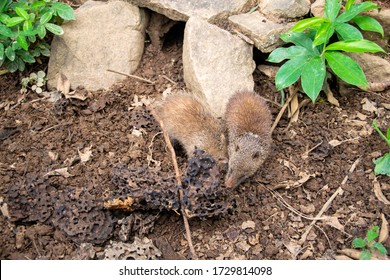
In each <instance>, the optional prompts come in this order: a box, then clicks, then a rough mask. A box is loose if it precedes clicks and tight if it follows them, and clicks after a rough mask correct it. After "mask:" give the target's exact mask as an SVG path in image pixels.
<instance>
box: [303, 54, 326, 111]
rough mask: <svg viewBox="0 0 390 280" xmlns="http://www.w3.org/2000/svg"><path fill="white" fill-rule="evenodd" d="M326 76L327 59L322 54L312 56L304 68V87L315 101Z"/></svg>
mask: <svg viewBox="0 0 390 280" xmlns="http://www.w3.org/2000/svg"><path fill="white" fill-rule="evenodd" d="M325 76H326V67H325V61H324V59H323V58H321V57H320V56H316V57H312V58H311V59H310V60H309V61H308V62H307V63H306V65H305V66H304V67H303V69H302V74H301V83H302V88H303V91H304V92H305V93H306V94H307V96H309V97H310V99H311V101H312V102H313V103H314V102H315V101H316V99H317V97H318V95H319V94H320V91H321V89H322V86H323V84H324V81H325Z"/></svg>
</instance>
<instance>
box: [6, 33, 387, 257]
mask: <svg viewBox="0 0 390 280" xmlns="http://www.w3.org/2000/svg"><path fill="white" fill-rule="evenodd" d="M181 29H182V28H180V27H178V28H176V29H175V32H180V30H181ZM181 31H182V30H181ZM172 35H174V34H170V33H168V35H166V36H167V37H166V38H167V40H166V41H165V42H164V45H163V49H162V51H156V49H155V48H153V47H152V46H151V45H149V46H148V47H147V48H146V50H145V54H144V56H143V60H142V65H141V66H140V68H139V70H138V71H137V72H136V73H135V75H138V76H140V77H143V78H145V79H148V80H151V81H153V82H155V84H154V85H151V84H148V83H145V82H141V81H138V80H135V79H130V78H129V79H127V80H125V81H124V82H122V83H118V84H116V85H115V86H113V87H112V88H111V89H110V90H103V91H96V92H87V91H85V90H82V89H79V90H77V93H79V94H83V95H84V96H86V97H87V99H86V100H85V101H82V100H78V99H65V98H61V99H59V100H58V101H56V102H54V103H53V102H51V101H50V100H49V99H47V98H44V97H39V96H37V95H36V94H34V93H32V92H30V93H29V94H28V95H27V96H26V97H25V98H24V99H21V98H20V97H21V96H20V95H19V90H20V80H21V77H23V76H27V75H28V74H29V72H32V71H36V69H30V70H29V72H26V73H23V74H20V75H18V74H12V75H4V76H0V85H1V86H0V124H1V127H0V129H1V131H0V138H1V139H0V141H1V142H0V206H1V209H2V215H0V224H1V226H0V244H1V246H0V258H1V259H101V258H148V259H152V258H158V259H181V258H186V259H188V258H190V257H191V254H190V252H189V247H188V243H187V241H186V238H185V228H184V224H183V219H182V217H181V216H180V215H178V213H179V212H180V211H178V210H177V209H178V208H177V209H176V208H175V207H171V208H170V209H173V210H171V211H168V210H164V209H167V208H169V207H168V206H166V205H168V204H169V203H168V204H167V203H166V201H165V202H164V203H165V204H164V203H162V204H164V205H165V206H164V207H160V208H159V207H154V209H151V210H148V205H145V204H144V205H141V206H139V209H141V208H142V209H144V210H138V209H135V210H134V211H132V212H125V211H120V210H108V209H105V208H104V207H103V202H105V201H107V199H113V198H115V193H116V192H115V190H117V189H118V188H122V189H123V188H124V189H125V191H126V188H128V189H131V188H144V189H145V190H149V191H150V190H151V189H153V188H154V186H155V187H156V189H158V190H159V191H161V189H172V190H175V189H176V180H175V173H174V169H173V166H172V162H171V156H170V153H169V151H168V149H167V148H166V145H165V142H164V138H163V135H162V134H161V133H160V128H159V126H158V124H157V122H156V121H155V120H154V118H153V117H152V116H151V114H150V112H149V111H148V106H147V105H148V104H149V102H150V101H153V100H156V99H159V98H161V95H162V93H163V92H164V91H166V90H175V89H184V87H185V86H184V82H183V77H182V62H181V53H182V43H181V40H176V39H175V38H177V36H172ZM179 37H180V36H179ZM168 38H169V39H168ZM42 67H43V68H44V67H45V65H43V66H42ZM254 78H255V82H256V88H255V89H256V91H257V92H259V93H260V94H261V96H263V97H264V98H266V99H267V100H269V101H270V102H269V106H270V108H271V111H272V114H273V117H274V119H275V117H276V115H277V114H278V112H279V110H280V106H279V105H278V104H279V103H280V102H281V100H280V93H279V92H277V91H276V89H275V87H274V85H273V81H272V80H270V79H269V78H267V77H265V76H263V75H262V74H261V73H260V72H258V71H256V72H255V73H254ZM334 91H335V97H336V98H337V99H338V100H339V102H340V107H335V106H333V105H331V104H329V103H328V102H327V101H326V99H325V97H324V96H322V98H320V99H319V100H318V101H317V102H316V104H312V103H306V105H304V106H303V107H302V109H301V112H300V115H299V119H298V121H297V122H296V123H291V124H289V119H288V118H287V116H286V115H285V116H284V117H283V118H282V119H281V121H280V122H279V124H278V126H277V128H276V129H275V131H274V133H273V139H274V143H273V150H272V153H271V155H270V156H269V158H268V159H267V161H266V162H265V164H264V166H263V167H262V168H261V169H260V170H259V171H258V172H257V174H256V175H255V176H254V177H252V178H251V179H250V180H247V181H246V182H245V183H243V184H242V185H240V186H239V187H238V188H237V189H236V190H234V191H233V192H232V193H230V194H229V199H230V200H231V201H233V200H234V207H233V208H234V209H233V210H232V209H230V210H229V211H225V212H226V213H225V212H224V214H223V215H222V217H217V218H207V219H199V218H196V217H195V218H192V219H190V221H189V222H190V229H191V234H192V238H193V243H194V247H195V251H196V253H197V255H198V257H199V258H200V259H295V258H297V259H330V258H334V256H335V255H337V251H338V250H340V249H344V248H351V241H352V239H353V238H354V237H364V235H365V233H366V232H367V230H368V229H369V228H370V227H372V226H373V225H379V226H380V225H381V223H382V219H381V215H382V214H384V217H385V218H386V219H387V220H389V219H390V206H389V205H385V203H383V202H381V201H380V200H379V199H378V198H377V196H376V195H375V193H374V184H375V180H376V182H379V184H380V187H381V189H382V192H383V195H384V196H385V197H387V199H390V178H389V177H386V176H378V177H375V176H374V173H373V169H374V164H373V159H375V158H377V157H379V156H381V155H383V154H384V153H386V152H388V147H387V145H386V143H385V142H384V141H383V140H382V139H381V138H380V136H379V135H378V134H377V133H376V132H375V131H374V130H373V129H372V127H371V124H372V121H373V120H374V119H375V118H376V119H378V123H379V125H380V127H381V128H382V130H385V129H387V127H389V126H390V114H389V108H388V105H386V104H389V103H390V97H389V91H385V92H380V93H372V92H361V91H359V90H357V89H350V90H348V91H345V93H343V94H342V95H341V94H339V93H338V91H337V88H336V87H335V88H334ZM365 98H366V99H368V100H369V101H371V102H372V103H373V104H374V105H375V107H376V111H375V112H370V111H366V110H364V109H363V107H362V106H363V104H362V102H363V99H365ZM300 100H304V97H303V96H300ZM386 106H387V109H386V108H385V107H386ZM334 140H337V141H340V142H339V143H337V144H339V145H335V141H334ZM89 151H91V152H92V154H91V156H89V154H88V152H89ZM357 160H358V162H357V164H356V168H355V169H354V170H353V171H352V172H349V170H350V168H351V166H352V165H353V164H354V163H355V162H356V161H357ZM178 163H179V167H180V172H181V174H184V173H185V170H186V166H187V158H186V157H185V155H184V153H183V152H181V151H180V150H178ZM347 175H348V179H347V181H346V182H344V183H343V180H344V179H345V177H346V176H347ZM123 180H124V181H123ZM141 183H142V184H143V185H142V186H143V187H142V186H141ZM121 184H122V185H121ZM123 184H124V185H123ZM339 187H342V190H343V191H342V193H341V194H339V195H337V196H336V198H335V199H334V200H333V201H332V202H331V203H330V205H329V208H328V209H327V210H326V211H325V212H324V214H323V216H326V217H328V219H323V220H318V221H317V222H316V224H315V226H314V227H313V228H312V229H311V231H310V232H309V234H308V236H307V238H306V241H305V242H304V243H302V244H300V245H299V246H298V242H299V240H300V239H301V238H302V236H303V235H304V233H305V231H306V230H307V229H308V227H309V224H310V223H311V222H312V220H313V218H314V217H315V216H316V215H317V214H318V212H319V211H320V210H321V209H322V208H323V206H324V205H325V204H326V202H327V201H328V200H329V199H330V197H331V196H332V194H334V193H335V191H336V190H337V189H338V188H339ZM127 191H129V190H127ZM139 193H142V189H141V191H139ZM153 199H155V200H156V201H160V202H161V200H164V199H166V200H169V199H173V198H172V197H168V196H160V197H158V195H157V198H153V197H152V198H150V200H153ZM156 201H154V202H153V201H152V202H150V203H156ZM171 206H172V205H171ZM225 206H226V205H225ZM225 206H222V207H225ZM230 206H231V205H230ZM226 207H227V206H226ZM149 208H153V207H149ZM174 210H176V211H174ZM145 237H146V238H145ZM150 241H152V243H151V242H150ZM133 242H134V243H133ZM389 242H390V241H389V240H387V242H385V246H386V247H387V248H390V247H389V245H390V243H389ZM118 244H119V245H118ZM120 244H122V246H120ZM123 244H125V245H126V246H128V247H129V248H127V249H124V246H125V245H123ZM132 244H135V245H137V246H138V249H140V248H142V250H138V249H134V248H133V247H131V245H132ZM154 246H156V247H157V248H158V249H159V250H160V251H161V253H160V252H159V251H158V250H157V249H156V248H155V247H154Z"/></svg>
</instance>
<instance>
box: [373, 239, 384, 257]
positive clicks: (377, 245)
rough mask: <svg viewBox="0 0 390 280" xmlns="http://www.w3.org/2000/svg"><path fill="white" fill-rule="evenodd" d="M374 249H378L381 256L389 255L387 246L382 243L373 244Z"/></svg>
mask: <svg viewBox="0 0 390 280" xmlns="http://www.w3.org/2000/svg"><path fill="white" fill-rule="evenodd" d="M372 247H373V248H375V249H377V250H378V252H379V254H381V255H386V254H387V249H386V247H385V246H383V245H382V243H379V242H375V243H374V244H372Z"/></svg>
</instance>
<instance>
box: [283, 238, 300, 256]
mask: <svg viewBox="0 0 390 280" xmlns="http://www.w3.org/2000/svg"><path fill="white" fill-rule="evenodd" d="M283 245H284V246H286V248H287V250H288V251H289V252H290V253H291V255H292V256H293V259H294V260H295V259H296V258H297V256H298V254H299V253H300V252H301V251H302V247H301V245H299V244H298V243H297V242H296V241H290V242H288V243H287V242H283Z"/></svg>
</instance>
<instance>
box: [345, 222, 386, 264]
mask: <svg viewBox="0 0 390 280" xmlns="http://www.w3.org/2000/svg"><path fill="white" fill-rule="evenodd" d="M378 236H379V227H378V226H373V227H372V228H371V229H369V230H368V231H367V234H366V237H365V238H364V239H363V238H355V239H354V240H353V241H352V246H353V247H354V248H358V249H362V252H361V253H360V259H361V260H371V254H372V253H374V252H375V251H378V252H379V253H380V254H381V255H386V254H387V250H386V248H385V246H383V245H382V243H380V242H376V241H375V239H376V238H377V237H378Z"/></svg>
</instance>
